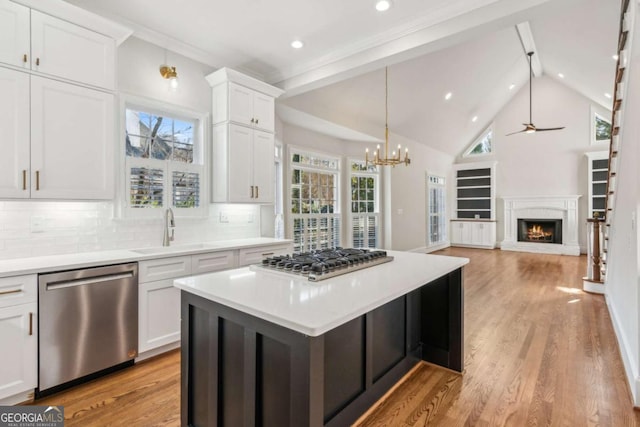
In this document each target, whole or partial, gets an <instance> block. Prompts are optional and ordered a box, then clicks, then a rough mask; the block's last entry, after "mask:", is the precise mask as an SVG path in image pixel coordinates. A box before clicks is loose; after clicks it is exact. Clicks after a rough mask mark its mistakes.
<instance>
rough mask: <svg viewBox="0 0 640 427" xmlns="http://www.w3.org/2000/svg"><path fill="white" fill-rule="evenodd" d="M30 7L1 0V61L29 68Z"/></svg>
mask: <svg viewBox="0 0 640 427" xmlns="http://www.w3.org/2000/svg"><path fill="white" fill-rule="evenodd" d="M29 28H30V27H29V8H28V7H25V6H22V5H19V4H16V3H13V2H10V1H2V2H0V41H1V42H0V62H2V63H4V64H9V65H14V66H16V67H23V68H27V69H28V68H29V67H30V61H31V57H30V56H31V47H30V36H29V32H30V29H29Z"/></svg>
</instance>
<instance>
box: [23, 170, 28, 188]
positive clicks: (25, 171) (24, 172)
mask: <svg viewBox="0 0 640 427" xmlns="http://www.w3.org/2000/svg"><path fill="white" fill-rule="evenodd" d="M22 189H23V190H26V189H27V170H26V169H22Z"/></svg>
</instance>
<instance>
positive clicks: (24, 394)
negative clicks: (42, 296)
mask: <svg viewBox="0 0 640 427" xmlns="http://www.w3.org/2000/svg"><path fill="white" fill-rule="evenodd" d="M36 295H37V276H36V275H29V276H19V277H5V278H0V342H2V346H3V347H2V348H3V350H2V351H0V404H7V405H12V404H16V403H20V402H23V401H26V400H28V399H29V398H31V397H32V395H33V390H34V389H35V388H36V387H37V383H38V330H37V328H38V319H37V317H36V316H37V313H38V304H37V302H36V298H37V297H36Z"/></svg>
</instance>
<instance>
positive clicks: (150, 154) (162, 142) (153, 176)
mask: <svg viewBox="0 0 640 427" xmlns="http://www.w3.org/2000/svg"><path fill="white" fill-rule="evenodd" d="M124 114H125V153H124V154H125V183H126V195H125V199H126V200H125V206H126V208H127V210H128V212H129V213H133V214H134V215H137V214H138V213H139V212H150V211H153V210H155V209H165V208H173V209H174V212H175V214H176V215H181V216H183V215H202V212H203V205H206V201H205V200H204V198H203V195H204V162H203V159H204V155H203V152H202V151H203V148H202V120H201V119H200V118H198V117H195V116H194V117H188V116H186V115H185V116H182V115H179V114H175V113H167V112H161V111H156V110H153V109H149V108H145V107H138V106H135V107H134V106H131V105H127V106H126V107H125V110H124ZM134 212H135V213H134Z"/></svg>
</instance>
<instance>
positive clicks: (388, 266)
mask: <svg viewBox="0 0 640 427" xmlns="http://www.w3.org/2000/svg"><path fill="white" fill-rule="evenodd" d="M387 254H388V255H390V256H393V257H394V260H393V261H392V262H388V263H385V264H380V265H377V266H374V267H371V268H366V269H363V270H359V271H355V272H352V273H348V274H344V275H341V276H336V277H333V278H330V279H327V280H323V281H320V282H310V281H308V280H307V278H306V277H303V276H295V275H287V274H283V273H280V272H276V271H269V270H264V271H256V270H253V269H251V267H245V268H239V269H235V270H227V271H221V272H217V273H211V274H205V275H201V276H193V277H185V278H181V279H177V280H175V281H174V286H176V287H177V288H179V289H181V290H183V291H187V292H190V293H192V294H194V295H198V296H200V297H203V298H206V299H209V300H211V301H214V302H217V303H220V304H223V305H226V306H228V307H231V308H233V309H236V310H239V311H241V312H244V313H246V314H250V315H253V316H256V317H258V318H261V319H264V320H267V321H269V322H272V323H274V324H277V325H280V326H283V327H286V328H288V329H291V330H294V331H297V332H300V333H302V334H305V335H308V336H319V335H322V334H324V333H325V332H327V331H330V330H332V329H333V328H335V327H337V326H339V325H342V324H344V323H346V322H348V321H350V320H352V319H354V318H356V317H358V316H361V315H363V314H364V313H367V312H369V311H371V310H373V309H375V308H377V307H380V306H381V305H383V304H385V303H387V302H390V301H392V300H394V299H396V298H398V297H400V296H402V295H405V294H407V293H409V292H411V291H413V290H415V289H417V288H419V287H421V286H423V285H425V284H427V283H429V282H431V281H433V280H435V279H438V278H439V277H442V276H444V275H446V274H448V273H450V272H452V271H454V270H457V269H459V268H461V267H463V266H464V265H466V264H468V263H469V260H468V259H467V258H458V257H450V256H442V255H428V254H421V253H412V252H400V251H387Z"/></svg>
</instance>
